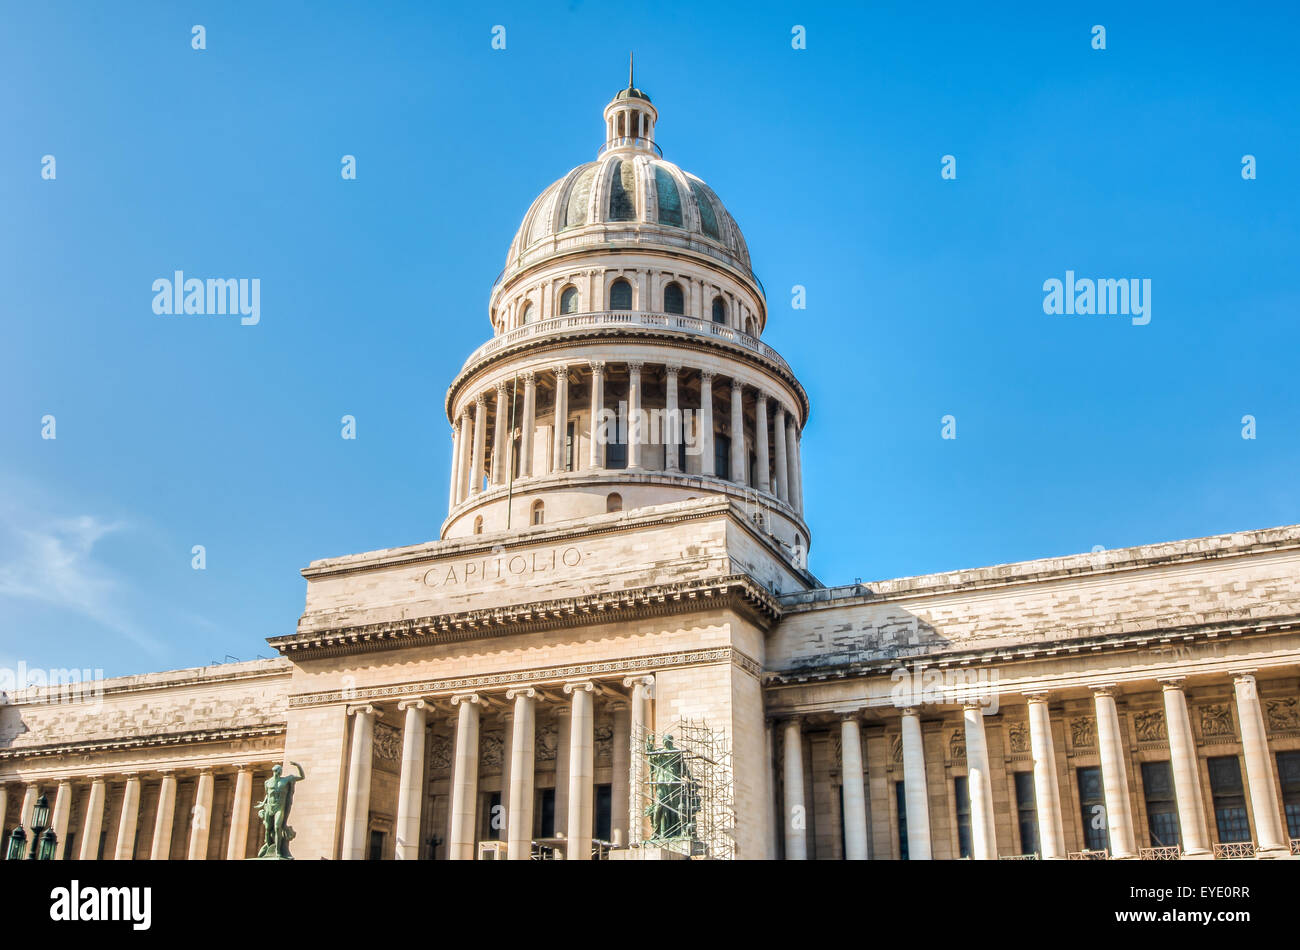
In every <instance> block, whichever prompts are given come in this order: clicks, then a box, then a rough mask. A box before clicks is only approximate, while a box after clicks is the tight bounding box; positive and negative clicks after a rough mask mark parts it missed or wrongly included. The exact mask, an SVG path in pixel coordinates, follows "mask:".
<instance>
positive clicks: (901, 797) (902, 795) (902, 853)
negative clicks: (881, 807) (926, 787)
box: [894, 782, 907, 861]
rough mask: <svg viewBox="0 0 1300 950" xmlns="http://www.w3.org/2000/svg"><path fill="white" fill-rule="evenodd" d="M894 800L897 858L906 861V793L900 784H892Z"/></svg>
mask: <svg viewBox="0 0 1300 950" xmlns="http://www.w3.org/2000/svg"><path fill="white" fill-rule="evenodd" d="M894 798H895V799H897V801H898V856H899V857H900V858H902V859H903V860H904V861H906V860H907V791H906V790H905V789H904V787H903V783H902V782H895V783H894Z"/></svg>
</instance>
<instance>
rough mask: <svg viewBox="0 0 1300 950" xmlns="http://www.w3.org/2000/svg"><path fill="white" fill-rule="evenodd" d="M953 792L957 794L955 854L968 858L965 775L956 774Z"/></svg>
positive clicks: (967, 797) (968, 836) (967, 805)
mask: <svg viewBox="0 0 1300 950" xmlns="http://www.w3.org/2000/svg"><path fill="white" fill-rule="evenodd" d="M952 787H953V792H954V793H955V794H956V796H957V856H958V857H959V858H969V857H970V855H971V850H970V783H969V782H967V781H966V776H964V775H958V776H957V777H956V778H954V779H953V780H952Z"/></svg>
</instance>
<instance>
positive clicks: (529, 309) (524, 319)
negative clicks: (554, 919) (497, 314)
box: [519, 301, 535, 326]
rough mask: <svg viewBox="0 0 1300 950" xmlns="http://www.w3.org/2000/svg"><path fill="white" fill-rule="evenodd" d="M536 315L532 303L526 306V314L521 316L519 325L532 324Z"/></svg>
mask: <svg viewBox="0 0 1300 950" xmlns="http://www.w3.org/2000/svg"><path fill="white" fill-rule="evenodd" d="M534 313H535V311H534V309H533V304H532V301H529V302H528V303H526V304H524V312H523V313H521V314H520V315H519V325H520V326H523V325H524V324H525V323H532V322H533V320H534V319H535V318H534V316H533V314H534Z"/></svg>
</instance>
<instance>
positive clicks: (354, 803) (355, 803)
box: [342, 704, 382, 861]
mask: <svg viewBox="0 0 1300 950" xmlns="http://www.w3.org/2000/svg"><path fill="white" fill-rule="evenodd" d="M347 714H348V715H349V716H352V717H354V720H355V721H354V722H353V723H352V749H351V752H350V754H349V756H348V789H347V798H346V805H345V807H344V811H343V853H342V858H343V860H344V861H361V860H364V859H365V856H366V833H367V832H368V831H369V830H370V770H371V767H372V764H373V756H374V741H375V720H376V719H377V718H381V717H382V714H381V713H380V711H379V709H378V708H377V707H375V706H372V705H369V704H366V705H362V706H351V707H349V708H348V711H347Z"/></svg>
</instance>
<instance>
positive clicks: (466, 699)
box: [451, 693, 486, 706]
mask: <svg viewBox="0 0 1300 950" xmlns="http://www.w3.org/2000/svg"><path fill="white" fill-rule="evenodd" d="M461 703H469V704H470V705H471V706H478V705H486V704H485V703H484V702H483V697H482V696H480V695H479V694H478V693H457V694H456V695H455V696H453V697H451V704H452V705H453V706H459V705H460V704H461Z"/></svg>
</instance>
